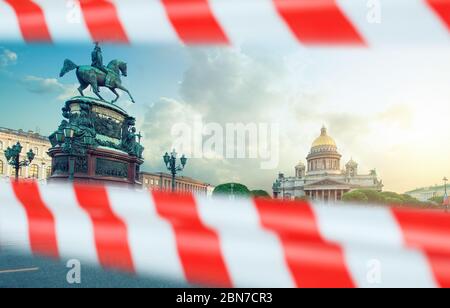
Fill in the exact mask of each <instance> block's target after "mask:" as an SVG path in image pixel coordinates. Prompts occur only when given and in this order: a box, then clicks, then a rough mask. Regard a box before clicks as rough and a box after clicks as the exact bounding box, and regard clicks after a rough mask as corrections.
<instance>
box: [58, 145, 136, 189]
mask: <svg viewBox="0 0 450 308" xmlns="http://www.w3.org/2000/svg"><path fill="white" fill-rule="evenodd" d="M49 155H50V156H51V157H52V176H51V177H50V179H49V183H60V182H67V181H68V180H69V177H70V172H69V168H70V167H69V160H70V159H73V160H74V161H75V164H74V168H75V169H74V182H77V183H85V184H108V185H119V186H135V185H141V184H142V183H140V182H139V166H140V165H141V164H142V163H143V160H142V159H139V158H137V157H133V156H130V155H128V154H127V153H124V152H119V151H112V150H110V149H102V148H97V149H95V150H88V152H87V155H86V156H83V157H77V156H70V155H68V154H67V153H64V152H63V151H62V149H61V148H52V149H50V151H49Z"/></svg>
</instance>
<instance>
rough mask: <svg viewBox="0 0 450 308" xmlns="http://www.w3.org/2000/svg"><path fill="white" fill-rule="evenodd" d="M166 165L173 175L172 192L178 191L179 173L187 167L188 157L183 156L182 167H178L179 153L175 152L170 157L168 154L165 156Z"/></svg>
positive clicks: (181, 159)
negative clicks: (176, 181)
mask: <svg viewBox="0 0 450 308" xmlns="http://www.w3.org/2000/svg"><path fill="white" fill-rule="evenodd" d="M163 159H164V163H165V164H166V167H167V170H169V171H170V173H171V174H172V192H175V191H176V183H175V180H176V176H177V173H178V172H180V171H183V170H184V167H186V164H187V157H186V156H185V155H183V156H181V158H180V162H181V165H178V166H177V153H176V152H175V150H173V152H172V153H171V154H170V155H169V153H167V152H166V154H164V156H163Z"/></svg>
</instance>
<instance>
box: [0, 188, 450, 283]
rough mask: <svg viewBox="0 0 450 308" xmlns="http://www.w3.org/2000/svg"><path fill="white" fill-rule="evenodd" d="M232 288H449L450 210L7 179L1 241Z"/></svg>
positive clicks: (0, 199) (1, 196) (0, 210)
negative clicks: (204, 195) (194, 194)
mask: <svg viewBox="0 0 450 308" xmlns="http://www.w3.org/2000/svg"><path fill="white" fill-rule="evenodd" d="M5 247H13V248H14V249H16V250H18V251H21V252H22V253H31V254H37V255H44V256H49V257H54V258H58V259H62V260H67V259H74V258H76V259H79V260H80V261H82V262H83V261H84V262H88V263H91V264H94V265H97V266H101V267H104V268H114V269H119V270H124V271H128V272H133V273H136V274H139V275H151V276H154V277H164V278H167V279H176V280H178V281H180V282H181V281H182V282H189V283H200V284H205V285H213V286H226V287H450V215H449V214H447V213H444V212H437V211H436V212H432V211H424V210H422V211H420V210H409V209H395V208H380V207H363V206H361V207H357V206H352V207H347V206H343V205H337V204H336V205H331V206H323V205H322V206H321V205H311V204H307V203H301V202H300V203H290V202H289V203H288V202H277V201H271V200H263V199H258V200H235V201H229V200H221V199H211V200H210V199H204V198H199V197H192V196H175V195H170V194H164V193H161V192H147V191H130V190H124V189H118V188H106V187H102V186H96V187H92V186H91V187H89V186H80V185H75V186H51V185H48V186H38V185H37V184H34V183H20V184H6V185H5V184H1V185H0V248H5Z"/></svg>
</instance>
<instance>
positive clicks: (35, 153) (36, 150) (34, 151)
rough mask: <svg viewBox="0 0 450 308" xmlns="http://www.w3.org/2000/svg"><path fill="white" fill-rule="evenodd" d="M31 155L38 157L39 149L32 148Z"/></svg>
mask: <svg viewBox="0 0 450 308" xmlns="http://www.w3.org/2000/svg"><path fill="white" fill-rule="evenodd" d="M33 153H34V155H36V156H38V155H39V148H38V147H34V148H33Z"/></svg>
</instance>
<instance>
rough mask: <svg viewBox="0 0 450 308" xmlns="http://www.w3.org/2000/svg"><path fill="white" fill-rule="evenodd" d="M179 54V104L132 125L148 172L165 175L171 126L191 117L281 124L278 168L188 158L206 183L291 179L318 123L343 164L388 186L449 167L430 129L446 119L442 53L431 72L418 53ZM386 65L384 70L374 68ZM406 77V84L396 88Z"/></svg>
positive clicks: (266, 184)
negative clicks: (184, 64) (182, 61)
mask: <svg viewBox="0 0 450 308" xmlns="http://www.w3.org/2000/svg"><path fill="white" fill-rule="evenodd" d="M188 54H189V56H190V58H189V61H190V63H189V66H188V68H187V69H186V70H185V72H184V74H183V76H182V78H181V81H180V83H179V97H178V98H173V97H172V98H162V99H160V101H158V102H156V103H152V104H149V105H148V106H147V107H146V112H145V117H144V119H143V121H142V123H141V124H142V125H141V129H142V131H143V132H144V133H145V136H146V137H145V139H144V142H145V145H146V148H147V149H146V156H145V157H146V158H148V159H149V161H148V162H146V163H147V164H148V165H147V166H149V167H151V169H152V170H158V171H164V169H165V166H164V165H163V163H162V162H161V160H162V158H161V157H162V155H163V154H164V152H166V151H169V150H170V146H171V145H172V141H173V140H172V136H171V134H170V132H171V128H172V126H173V125H174V124H176V123H180V122H186V123H188V124H189V123H192V121H193V119H195V117H198V116H201V117H202V119H203V121H204V122H216V123H219V124H221V125H224V124H226V123H244V124H248V123H278V124H279V126H280V132H281V135H280V164H279V166H278V168H276V169H274V170H262V169H261V168H260V160H258V159H214V160H212V159H210V160H207V159H192V160H190V161H189V163H188V167H187V169H186V171H185V175H188V176H193V177H196V178H198V179H201V180H205V181H208V182H211V183H213V184H220V183H223V182H229V181H238V182H242V183H244V184H246V185H248V186H249V187H250V188H263V189H266V190H268V191H270V186H271V184H272V182H273V180H274V179H275V177H276V175H277V173H278V171H282V172H284V173H285V174H287V175H293V173H294V170H293V167H294V166H295V165H296V163H297V162H298V161H299V160H302V161H305V157H306V155H307V154H308V152H309V150H310V146H311V143H312V141H313V140H314V139H315V138H316V137H317V136H318V135H319V133H320V128H321V126H322V125H326V126H327V127H328V130H329V134H330V135H331V136H332V137H333V138H335V140H336V142H337V144H338V147H339V151H340V152H341V154H342V155H343V157H342V162H343V163H345V162H346V161H347V160H349V159H350V157H353V158H354V159H355V160H357V161H358V163H359V164H360V170H361V172H367V171H368V170H369V169H372V168H377V170H378V171H379V174H380V175H381V178H382V179H383V180H384V182H385V184H386V186H387V189H392V190H396V191H399V192H401V191H405V190H407V189H409V188H411V186H413V185H418V186H419V185H422V184H413V183H419V180H418V179H420V181H421V182H420V183H426V182H429V181H430V179H433V178H434V177H436V174H439V172H440V171H439V168H441V169H442V172H441V173H445V170H447V169H448V168H449V165H448V159H447V158H448V155H449V153H450V152H449V151H450V149H449V147H448V145H447V144H446V143H445V142H442V143H439V142H436V140H446V137H445V133H444V131H445V130H440V129H439V128H438V127H439V125H441V124H440V123H445V119H446V117H448V114H449V113H448V108H449V107H448V104H446V102H447V101H448V97H449V95H450V92H449V90H448V87H447V85H446V84H444V83H445V81H446V80H448V74H449V73H448V72H450V70H448V65H450V62H448V63H447V62H445V59H447V58H446V57H445V56H443V55H441V56H437V57H436V61H438V60H439V61H444V64H442V65H441V66H432V67H439V68H440V69H439V70H438V72H434V70H431V69H426V68H424V67H422V66H430V64H428V63H424V64H423V65H422V62H420V61H417V58H420V57H421V56H422V55H417V57H411V59H409V61H406V60H402V59H403V53H402V54H399V55H390V57H386V55H385V54H384V53H381V54H376V53H370V54H362V53H361V54H357V58H356V60H354V59H353V58H352V54H351V53H350V54H349V55H347V53H345V56H343V54H344V53H342V54H341V53H337V54H328V53H327V54H326V57H325V56H323V55H318V56H317V54H315V55H311V54H310V53H308V52H303V53H302V52H296V54H295V55H294V56H292V57H288V56H287V57H278V56H272V55H270V54H267V53H266V54H264V55H256V56H255V54H249V53H248V52H247V53H246V52H244V51H242V50H238V49H231V48H226V49H189V52H188ZM431 58H433V59H434V57H431ZM386 59H388V60H389V63H390V65H387V64H386V65H383V66H382V65H380V61H381V60H383V62H382V63H385V61H386ZM397 61H401V62H403V63H401V65H397V64H396V62H397ZM439 61H438V62H439ZM391 62H392V63H391ZM411 63H414V65H412V64H411ZM352 65H354V66H355V68H354V69H352V70H350V71H349V67H351V66H352ZM410 67H414V70H413V71H411V70H410ZM394 69H395V72H396V75H395V76H392V74H391V70H394ZM417 71H419V72H422V74H417ZM368 72H370V73H368ZM414 73H416V74H414ZM436 74H437V75H438V77H436ZM411 76H413V77H414V78H413V77H411ZM407 77H409V78H411V80H410V81H408V83H407V84H406V85H405V82H404V80H405V78H407ZM439 81H441V82H439ZM405 87H406V88H407V89H406V88H405ZM405 102H407V103H405ZM436 110H439V112H436ZM429 149H433V150H429ZM435 161H436V162H435ZM426 162H433V163H428V164H427V163H426ZM411 166H417V168H411ZM425 166H426V167H425ZM444 169H445V170H444ZM439 176H440V175H439ZM405 177H406V178H407V179H405Z"/></svg>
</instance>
